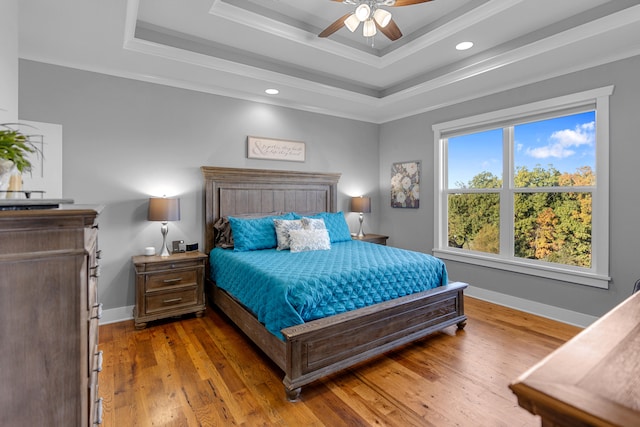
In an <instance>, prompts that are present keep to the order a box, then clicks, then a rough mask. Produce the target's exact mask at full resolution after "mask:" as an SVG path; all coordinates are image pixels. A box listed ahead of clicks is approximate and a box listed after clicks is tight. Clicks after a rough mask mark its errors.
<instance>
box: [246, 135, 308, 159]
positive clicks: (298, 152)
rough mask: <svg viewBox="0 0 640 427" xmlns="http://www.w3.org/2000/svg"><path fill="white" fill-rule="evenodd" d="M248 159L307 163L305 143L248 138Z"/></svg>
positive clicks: (255, 137)
mask: <svg viewBox="0 0 640 427" xmlns="http://www.w3.org/2000/svg"><path fill="white" fill-rule="evenodd" d="M247 157H248V158H250V159H266V160H286V161H290V162H304V161H305V146H304V142H300V141H287V140H283V139H271V138H260V137H257V136H249V137H247Z"/></svg>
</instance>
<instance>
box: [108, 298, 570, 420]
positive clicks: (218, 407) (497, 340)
mask: <svg viewBox="0 0 640 427" xmlns="http://www.w3.org/2000/svg"><path fill="white" fill-rule="evenodd" d="M465 311H466V312H467V315H468V317H469V321H468V323H467V326H466V328H465V330H464V331H458V330H456V328H455V327H451V328H448V329H447V330H445V331H444V332H440V333H437V334H434V335H432V336H430V337H428V338H426V339H423V340H421V341H418V342H415V343H413V344H409V345H407V346H405V347H402V348H401V349H398V350H396V351H393V352H390V353H388V354H386V355H384V356H381V357H378V358H376V359H374V360H372V361H370V362H367V363H363V364H361V365H359V366H357V367H355V368H351V369H348V370H346V371H344V372H342V373H339V374H336V375H333V376H331V377H329V378H326V379H324V380H321V381H318V382H316V383H313V384H311V385H308V386H306V387H303V389H302V396H301V401H299V402H296V403H290V402H288V401H287V400H286V399H285V394H284V389H283V386H282V383H281V381H282V375H283V374H282V372H281V371H280V369H279V368H278V367H277V366H276V365H274V364H273V363H271V361H269V360H268V359H267V358H266V356H264V355H263V354H262V353H261V352H260V351H259V350H257V348H256V347H254V346H253V345H252V344H251V343H250V342H249V341H248V339H246V338H245V337H244V335H242V333H240V332H239V331H238V330H237V329H235V327H234V326H233V325H232V324H231V323H230V322H229V320H228V319H226V318H225V317H224V316H223V315H221V314H220V313H219V312H217V311H216V310H214V309H211V308H208V309H207V314H206V315H205V316H204V317H202V318H194V317H185V318H182V319H173V320H172V321H158V322H152V323H150V324H149V327H148V328H147V329H145V330H142V331H136V330H135V329H134V325H133V320H131V321H127V322H120V323H115V324H110V325H104V326H101V327H100V342H101V343H100V348H101V350H103V351H104V367H103V371H102V372H101V374H100V390H99V392H100V395H101V396H102V397H103V398H104V402H103V403H104V423H103V426H104V427H119V426H233V425H237V426H274V425H275V426H369V425H376V426H402V427H405V426H436V427H447V426H474V427H476V426H490V427H494V426H505V427H515V426H539V425H540V420H539V418H537V417H534V416H533V415H531V414H529V413H528V412H527V411H525V410H524V409H521V408H520V407H519V406H518V404H517V401H516V397H515V395H514V394H513V393H512V392H511V391H510V390H509V388H508V384H509V383H510V382H511V381H513V380H514V379H515V378H516V377H517V376H518V375H520V374H521V373H523V372H524V371H525V370H526V369H528V368H529V367H531V366H532V365H533V364H535V363H537V362H538V361H539V360H540V359H541V358H543V357H544V356H546V355H547V354H548V353H550V352H551V351H552V350H554V349H555V348H557V347H559V346H560V345H561V344H562V343H564V342H565V341H567V340H568V339H569V338H571V337H573V336H574V335H575V334H577V333H578V332H579V331H580V328H577V327H574V326H569V325H565V324H562V323H558V322H554V321H552V320H548V319H545V318H541V317H537V316H534V315H530V314H527V313H523V312H520V311H516V310H512V309H508V308H505V307H502V306H498V305H494V304H491V303H487V302H483V301H480V300H477V299H474V298H470V297H465Z"/></svg>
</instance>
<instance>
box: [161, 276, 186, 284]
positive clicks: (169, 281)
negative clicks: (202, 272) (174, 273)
mask: <svg viewBox="0 0 640 427" xmlns="http://www.w3.org/2000/svg"><path fill="white" fill-rule="evenodd" d="M175 282H182V277H178V278H177V279H165V280H163V281H162V283H175Z"/></svg>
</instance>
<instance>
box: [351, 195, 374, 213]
mask: <svg viewBox="0 0 640 427" xmlns="http://www.w3.org/2000/svg"><path fill="white" fill-rule="evenodd" d="M351 212H362V213H369V212H371V198H370V197H352V198H351Z"/></svg>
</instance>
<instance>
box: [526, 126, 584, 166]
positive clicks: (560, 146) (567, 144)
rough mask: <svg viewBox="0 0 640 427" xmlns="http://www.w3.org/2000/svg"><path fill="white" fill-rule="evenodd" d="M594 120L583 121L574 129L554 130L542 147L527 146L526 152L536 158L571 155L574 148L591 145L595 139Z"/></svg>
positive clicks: (573, 152) (560, 157)
mask: <svg viewBox="0 0 640 427" xmlns="http://www.w3.org/2000/svg"><path fill="white" fill-rule="evenodd" d="M595 129H596V124H595V122H589V123H583V124H581V125H578V126H576V128H575V129H564V130H559V131H555V132H553V133H552V134H551V136H550V137H549V141H548V144H547V145H545V146H542V147H536V148H528V149H527V151H526V152H527V154H528V155H530V156H531V157H534V158H536V159H547V158H550V157H554V158H558V159H562V158H565V157H570V156H573V155H574V154H575V153H576V150H575V149H576V148H578V147H581V146H584V145H587V146H590V145H593V142H594V141H595Z"/></svg>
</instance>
